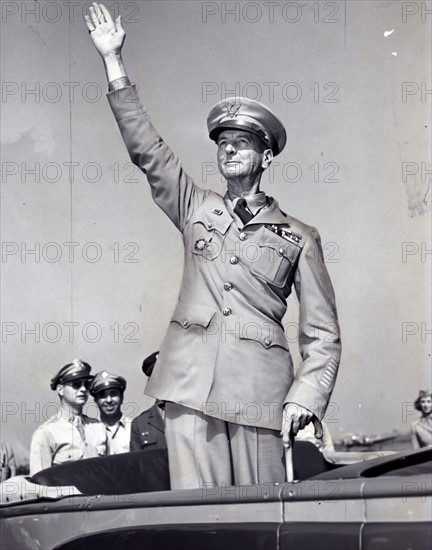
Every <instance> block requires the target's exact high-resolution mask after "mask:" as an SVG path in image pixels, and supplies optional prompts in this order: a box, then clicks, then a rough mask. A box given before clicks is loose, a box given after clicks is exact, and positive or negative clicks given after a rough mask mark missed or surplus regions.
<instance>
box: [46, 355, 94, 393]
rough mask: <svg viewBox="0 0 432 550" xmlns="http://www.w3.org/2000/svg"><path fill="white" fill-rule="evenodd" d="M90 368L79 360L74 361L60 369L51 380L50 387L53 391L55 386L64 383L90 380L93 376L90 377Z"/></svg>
mask: <svg viewBox="0 0 432 550" xmlns="http://www.w3.org/2000/svg"><path fill="white" fill-rule="evenodd" d="M90 371H91V366H90V365H89V364H88V363H86V362H85V361H81V359H75V360H74V361H72V363H68V364H67V365H65V366H64V367H62V368H61V369H60V370H59V371H58V373H57V374H56V375H55V376H54V377H53V378H52V379H51V382H50V387H51V389H52V390H55V389H56V387H57V384H65V383H66V382H73V381H74V380H80V379H82V378H86V379H87V380H92V379H93V376H91V375H90Z"/></svg>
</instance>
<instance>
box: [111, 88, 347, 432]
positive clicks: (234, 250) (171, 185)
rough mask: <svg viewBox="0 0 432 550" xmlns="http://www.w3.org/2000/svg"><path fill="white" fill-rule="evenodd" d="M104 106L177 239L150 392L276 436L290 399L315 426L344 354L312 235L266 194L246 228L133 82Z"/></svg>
mask: <svg viewBox="0 0 432 550" xmlns="http://www.w3.org/2000/svg"><path fill="white" fill-rule="evenodd" d="M108 99H109V102H110V105H111V108H112V110H113V112H114V115H115V117H116V120H117V122H118V125H119V128H120V131H121V133H122V136H123V139H124V142H125V144H126V147H127V149H128V152H129V154H130V157H131V160H132V162H133V163H134V164H136V165H137V166H138V167H139V168H140V169H141V170H142V171H143V172H144V173H145V174H146V175H147V179H148V182H149V184H150V187H151V192H152V196H153V200H154V201H155V202H156V204H158V206H160V208H162V210H163V211H164V212H165V213H166V214H167V216H168V217H169V218H170V219H171V221H172V222H173V223H174V224H175V226H176V227H177V228H178V229H179V231H181V233H182V235H183V241H184V251H185V255H184V273H183V280H182V283H181V289H180V295H179V301H178V304H177V307H176V309H175V311H174V314H173V316H172V320H171V323H170V325H169V327H168V331H167V333H166V336H165V339H164V341H163V343H162V345H161V348H160V353H159V356H158V360H157V363H156V366H155V369H154V371H153V373H152V376H151V378H150V379H149V381H148V383H147V386H146V393H147V394H148V395H151V396H153V397H155V398H158V399H160V400H165V401H172V402H175V403H180V404H182V405H185V406H187V407H191V408H193V409H197V410H201V411H203V412H205V413H206V414H209V415H211V416H215V417H217V418H221V419H223V420H226V421H229V422H236V423H239V424H244V425H251V426H256V427H263V428H270V429H275V430H280V428H281V425H282V411H283V404H284V403H286V402H295V403H298V404H300V405H302V406H304V407H306V408H308V409H309V410H312V411H313V412H314V413H315V414H316V415H317V416H318V418H320V419H322V417H323V416H324V413H325V409H326V406H327V403H328V401H329V398H330V394H331V392H332V389H333V386H334V382H335V377H336V373H337V369H338V365H339V360H340V349H341V348H340V338H339V327H338V321H337V314H336V306H335V297H334V292H333V288H332V284H331V281H330V278H329V275H328V272H327V269H326V266H325V264H324V260H323V254H322V249H321V244H320V237H319V234H318V232H317V230H316V229H315V228H313V227H310V226H308V225H306V224H304V223H302V222H300V221H298V220H296V219H295V218H292V217H291V216H288V215H286V214H285V213H284V212H283V211H282V210H281V209H280V208H279V206H278V203H277V202H276V200H274V199H273V198H268V203H267V206H265V207H264V208H263V209H262V210H260V211H259V213H258V214H257V215H256V216H255V217H254V218H253V219H252V220H251V221H250V222H249V223H247V224H246V225H245V226H244V227H242V225H243V224H242V223H241V221H240V220H239V219H238V218H237V216H236V215H235V214H234V212H233V207H232V203H231V201H230V200H229V198H228V197H227V196H226V197H225V198H224V197H222V196H220V195H219V194H217V193H215V192H213V191H210V190H205V189H201V188H200V187H198V186H197V185H195V183H194V182H193V181H192V179H191V177H190V176H189V175H188V174H186V172H185V171H184V169H183V167H182V165H181V163H180V161H179V159H178V158H177V156H176V155H175V154H174V153H173V152H172V151H171V149H170V148H169V147H168V146H167V145H166V143H165V142H164V141H163V140H162V138H161V137H160V136H159V134H158V133H157V131H156V130H155V128H154V126H153V125H152V123H151V121H150V118H149V116H148V114H147V113H146V111H145V109H144V107H143V106H142V105H141V104H140V102H139V99H138V96H137V91H136V88H135V87H134V86H131V87H127V88H123V89H122V90H119V91H115V92H110V93H108ZM282 231H284V233H283V232H282ZM292 287H294V288H295V290H296V293H297V297H298V300H299V325H298V327H297V328H298V340H299V347H300V352H301V356H302V360H303V361H302V364H301V366H300V367H299V369H298V371H297V373H296V375H295V376H294V372H293V362H292V359H291V354H290V352H289V348H288V341H287V337H286V334H285V330H284V326H283V321H282V319H283V316H284V314H285V312H286V307H287V304H286V299H287V297H288V296H289V295H290V293H291V289H292Z"/></svg>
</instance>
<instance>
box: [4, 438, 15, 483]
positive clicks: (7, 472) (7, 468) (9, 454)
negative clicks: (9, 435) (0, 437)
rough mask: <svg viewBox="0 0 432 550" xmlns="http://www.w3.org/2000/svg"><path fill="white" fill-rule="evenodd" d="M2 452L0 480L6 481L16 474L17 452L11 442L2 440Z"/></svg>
mask: <svg viewBox="0 0 432 550" xmlns="http://www.w3.org/2000/svg"><path fill="white" fill-rule="evenodd" d="M0 454H1V477H0V481H6V479H9V478H10V477H14V476H15V475H16V470H17V466H16V460H15V453H14V451H13V449H12V447H11V445H9V443H4V442H3V441H0Z"/></svg>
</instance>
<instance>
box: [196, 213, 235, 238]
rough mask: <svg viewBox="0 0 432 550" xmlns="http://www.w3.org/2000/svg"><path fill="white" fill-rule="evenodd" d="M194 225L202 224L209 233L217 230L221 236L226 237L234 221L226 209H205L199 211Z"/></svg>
mask: <svg viewBox="0 0 432 550" xmlns="http://www.w3.org/2000/svg"><path fill="white" fill-rule="evenodd" d="M193 223H201V224H202V225H204V227H205V228H206V229H207V230H208V231H212V230H216V231H218V232H219V233H220V234H221V235H225V233H226V232H227V231H228V228H229V226H230V225H231V224H232V223H233V219H232V218H231V216H230V215H229V213H228V211H227V209H226V207H224V208H220V209H219V208H213V209H211V208H210V207H205V208H203V209H202V210H200V211H199V213H198V216H197V217H196V219H194V221H193Z"/></svg>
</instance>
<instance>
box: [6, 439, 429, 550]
mask: <svg viewBox="0 0 432 550" xmlns="http://www.w3.org/2000/svg"><path fill="white" fill-rule="evenodd" d="M305 445H306V447H305ZM308 445H310V444H307V443H306V444H303V445H300V444H297V443H296V446H297V467H296V470H297V477H300V478H301V477H303V475H302V474H303V473H304V468H302V467H303V466H304V464H305V456H306V455H308V453H309V450H310V449H309V448H308V447H307V446H308ZM301 449H303V450H304V449H307V450H308V452H306V454H305V453H304V456H303V458H302V457H301V456H300V454H299V450H301ZM312 454H313V455H314V457H315V458H312V460H311V461H306V462H307V463H308V464H307V468H306V469H309V471H308V472H306V474H307V477H308V479H301V480H300V481H298V482H294V483H285V484H275V483H268V484H260V485H246V486H228V485H227V486H218V487H216V486H213V485H207V486H204V487H203V488H202V489H193V490H183V491H169V490H155V488H156V489H157V487H155V482H154V481H150V480H146V474H145V473H143V472H145V471H146V468H145V467H143V466H142V465H141V466H137V465H138V463H139V461H140V459H141V457H140V453H130V454H129V456H128V459H127V460H132V462H133V461H135V462H136V463H135V466H134V464H132V465H131V464H129V466H128V467H125V468H124V469H123V473H122V472H121V471H120V469H119V465H120V462H119V461H118V459H117V460H115V461H113V460H108V459H112V458H115V457H107V458H105V459H89V460H88V461H80V463H77V464H76V466H75V468H76V469H75V474H73V472H71V471H70V472H69V476H70V477H71V478H74V475H75V479H74V480H73V481H74V483H73V484H74V485H75V488H72V487H64V486H63V487H61V486H59V485H60V484H59V483H58V481H56V480H58V479H62V475H63V474H64V472H62V471H61V470H60V468H62V467H57V468H50V469H48V470H45V471H43V472H40V474H38V476H39V484H37V483H32V482H34V481H35V479H33V480H32V482H30V481H29V480H28V479H25V478H14V479H12V480H9V481H8V482H5V483H4V484H3V485H4V487H3V502H4V505H3V506H2V508H1V509H0V520H1V543H2V548H3V549H5V550H18V549H19V550H26V549H43V550H53V549H57V550H60V549H61V550H99V549H104V550H107V549H108V550H110V549H114V548H115V549H121V550H138V549H139V550H143V549H150V550H170V549H176V550H179V549H183V548H185V549H188V550H198V549H199V550H203V549H204V550H213V549H218V550H220V549H222V550H231V549H233V550H234V549H236V550H237V549H242V548H245V549H248V550H255V549H266V550H271V549H281V550H291V549H295V550H338V549H340V550H360V549H361V550H426V549H428V548H431V547H432V523H431V518H432V448H427V449H424V450H420V451H414V452H408V453H399V454H392V455H390V456H385V457H380V458H377V459H373V460H367V461H365V462H360V463H355V464H351V465H348V466H342V467H335V466H334V465H331V464H329V463H325V461H324V464H322V463H320V464H319V468H318V469H319V470H320V472H318V471H315V472H314V473H313V469H314V467H313V466H311V464H312V463H313V462H314V460H315V459H316V458H317V456H316V454H315V453H314V452H313V453H312ZM133 455H134V456H133ZM320 456H321V455H320ZM299 457H300V458H299ZM320 460H321V458H320V457H318V460H317V462H316V464H317V463H318V462H319V461H320ZM91 461H93V462H91ZM96 461H99V463H98V462H96ZM104 461H105V462H104ZM85 462H87V464H85V465H84V463H85ZM141 463H142V460H141ZM97 464H99V466H100V467H101V468H102V469H103V468H105V471H104V472H103V473H102V474H101V475H100V476H99V475H97V472H98V469H95V465H97ZM112 466H113V468H112V469H111V470H110V468H111V467H112ZM159 466H160V467H161V471H160V475H161V478H160V480H159V482H160V483H164V484H166V483H167V480H166V479H163V475H164V473H163V472H164V471H165V470H164V465H163V464H162V462H160V463H159ZM80 468H81V469H82V468H85V469H87V470H89V469H90V470H91V471H93V473H94V474H95V475H96V478H95V479H94V480H93V483H92V484H91V488H90V485H88V487H87V488H88V491H86V490H85V488H86V482H85V475H84V474H83V473H82V472H81V475H79V473H80ZM140 468H141V474H140V472H139V470H140ZM315 469H317V468H315ZM99 471H100V470H99ZM110 471H111V475H110ZM116 472H117V474H116ZM125 472H126V473H125ZM311 472H312V473H311ZM87 474H88V472H87ZM122 476H123V479H121V478H122ZM131 476H132V477H131ZM134 476H135V478H136V483H137V484H138V487H139V489H140V491H135V490H134V487H133V483H129V482H130V480H131V479H132V478H133V477H134ZM35 477H36V476H35ZM78 477H79V479H78ZM147 477H149V476H147ZM151 477H152V478H153V477H154V476H151ZM99 479H101V480H102V481H98V480H99ZM20 480H22V484H23V485H22V486H21V488H20V487H19V483H20ZM42 480H43V482H44V484H40V482H41V481H42ZM128 480H129V481H128ZM127 482H128V483H129V486H127V485H128V483H127ZM8 483H9V485H7V484H8ZM13 483H15V485H16V486H15V491H18V493H17V492H15V493H14V492H13V489H14V487H13V485H11V484H13ZM55 483H57V486H56V485H55ZM98 483H100V486H97V484H98ZM106 483H108V485H109V488H110V489H109V488H108V489H107V488H105V489H103V487H102V485H103V484H106ZM148 483H149V484H150V485H151V487H150V485H147V484H148ZM26 484H27V485H26ZM77 485H80V487H79V490H80V492H81V493H83V492H88V493H93V494H87V495H84V494H76V493H77V492H78V491H77V489H76V487H77ZM122 487H123V488H122ZM149 487H150V489H149ZM95 489H103V490H102V491H101V492H97V491H95ZM20 491H21V493H20ZM29 491H33V493H30V494H29ZM146 491H147V492H146ZM37 493H38V494H37ZM95 493H96V494H95ZM103 493H105V494H103ZM108 493H110V494H108ZM5 495H6V496H5ZM7 495H9V497H8V498H6V497H7ZM21 497H22V499H23V500H21Z"/></svg>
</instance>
